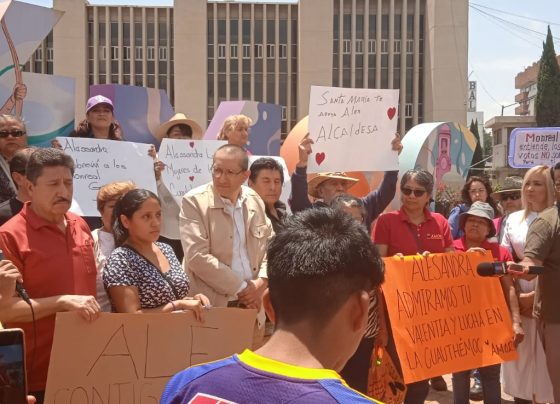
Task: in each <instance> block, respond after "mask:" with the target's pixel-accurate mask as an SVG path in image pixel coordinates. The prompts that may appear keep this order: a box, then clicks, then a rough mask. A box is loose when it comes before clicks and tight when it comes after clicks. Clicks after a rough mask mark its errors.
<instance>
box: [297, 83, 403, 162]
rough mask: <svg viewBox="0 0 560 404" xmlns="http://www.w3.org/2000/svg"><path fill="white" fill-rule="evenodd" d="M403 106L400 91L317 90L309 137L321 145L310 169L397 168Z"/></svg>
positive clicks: (312, 102) (314, 88) (312, 100)
mask: <svg viewBox="0 0 560 404" xmlns="http://www.w3.org/2000/svg"><path fill="white" fill-rule="evenodd" d="M398 104H399V91H398V90H375V89H358V88H338V87H320V86H312V87H311V96H310V101H309V136H310V138H311V139H313V141H314V142H315V143H314V145H313V153H312V154H311V155H310V158H309V162H308V166H307V171H308V172H310V173H318V172H336V171H387V170H397V169H398V155H397V152H396V151H393V150H392V149H391V140H392V139H393V138H394V136H395V132H396V131H397V121H398Z"/></svg>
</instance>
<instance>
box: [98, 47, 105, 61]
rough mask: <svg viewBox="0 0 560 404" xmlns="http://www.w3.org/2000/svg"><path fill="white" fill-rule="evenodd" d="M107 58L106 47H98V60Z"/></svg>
mask: <svg viewBox="0 0 560 404" xmlns="http://www.w3.org/2000/svg"><path fill="white" fill-rule="evenodd" d="M105 59H107V48H106V47H105V46H100V47H99V60H105Z"/></svg>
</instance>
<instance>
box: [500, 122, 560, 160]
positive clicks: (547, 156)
mask: <svg viewBox="0 0 560 404" xmlns="http://www.w3.org/2000/svg"><path fill="white" fill-rule="evenodd" d="M558 162H560V128H516V129H514V130H513V131H512V132H511V135H510V137H509V152H508V163H509V165H510V166H511V167H514V168H531V167H534V166H536V165H545V166H549V167H554V165H555V164H556V163H558Z"/></svg>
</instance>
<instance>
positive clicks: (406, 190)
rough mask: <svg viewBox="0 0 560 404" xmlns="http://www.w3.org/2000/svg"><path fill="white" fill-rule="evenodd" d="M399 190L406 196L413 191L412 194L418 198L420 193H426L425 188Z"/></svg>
mask: <svg viewBox="0 0 560 404" xmlns="http://www.w3.org/2000/svg"><path fill="white" fill-rule="evenodd" d="M401 192H402V193H403V194H405V195H406V196H410V194H411V193H413V192H414V196H415V197H417V198H420V197H421V196H422V195H424V194H425V193H426V190H425V189H412V188H401Z"/></svg>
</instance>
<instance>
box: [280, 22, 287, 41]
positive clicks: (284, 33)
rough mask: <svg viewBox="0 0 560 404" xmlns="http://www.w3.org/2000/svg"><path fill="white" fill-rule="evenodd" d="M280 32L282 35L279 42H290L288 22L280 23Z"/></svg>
mask: <svg viewBox="0 0 560 404" xmlns="http://www.w3.org/2000/svg"><path fill="white" fill-rule="evenodd" d="M278 24H279V25H278V32H279V34H280V38H279V42H280V43H286V42H288V20H284V19H282V20H280V21H278Z"/></svg>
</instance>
